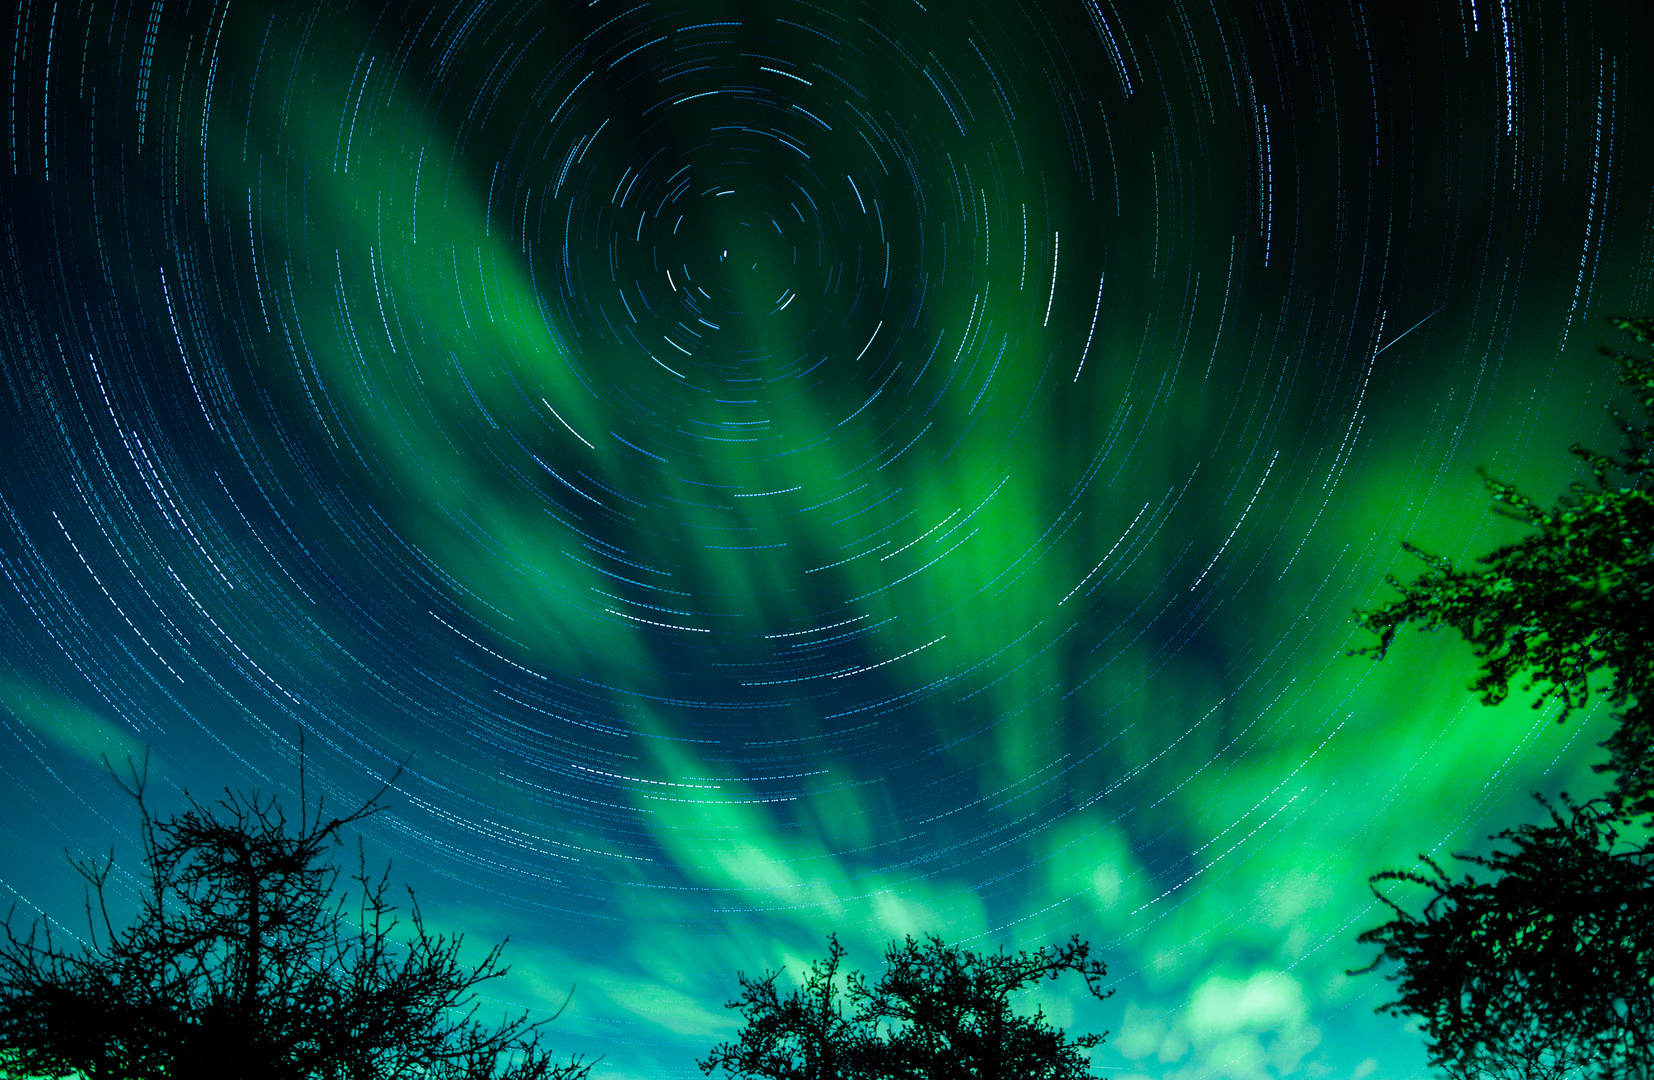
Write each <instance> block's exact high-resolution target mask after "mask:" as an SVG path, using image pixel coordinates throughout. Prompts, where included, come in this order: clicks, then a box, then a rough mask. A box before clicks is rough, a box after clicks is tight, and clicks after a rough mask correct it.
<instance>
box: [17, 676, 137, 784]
mask: <svg viewBox="0 0 1654 1080" xmlns="http://www.w3.org/2000/svg"><path fill="white" fill-rule="evenodd" d="M0 706H3V707H4V708H5V709H6V710H7V711H9V712H10V713H11V714H12V715H13V716H15V717H17V718H18V719H19V720H21V721H22V722H23V724H24V726H25V727H27V728H28V729H29V730H30V731H32V732H34V733H35V734H36V735H38V736H39V737H41V738H42V739H45V740H46V741H48V742H50V743H53V744H54V745H56V746H58V747H61V748H62V749H64V750H67V751H68V752H69V753H71V754H75V755H77V756H79V757H83V758H85V759H87V760H88V761H93V762H97V761H101V760H102V759H103V758H104V757H108V759H109V760H110V761H111V762H113V763H117V764H118V763H119V762H121V761H124V760H125V759H126V758H128V757H132V758H139V757H142V756H143V747H142V746H140V745H139V743H138V740H136V739H134V738H133V737H132V736H131V735H130V734H128V733H127V732H125V731H123V730H122V729H121V728H119V727H117V726H116V725H115V724H112V723H110V722H109V721H108V720H105V719H104V718H103V717H101V716H99V715H98V714H97V713H95V712H93V711H92V710H90V709H87V708H85V707H83V706H82V705H80V704H79V703H78V702H76V701H72V700H71V699H69V698H66V697H63V696H61V695H59V694H55V693H53V692H52V691H50V690H46V689H43V688H41V687H39V686H35V685H33V684H31V683H26V682H23V681H21V680H15V679H5V680H0Z"/></svg>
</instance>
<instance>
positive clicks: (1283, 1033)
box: [1114, 971, 1321, 1080]
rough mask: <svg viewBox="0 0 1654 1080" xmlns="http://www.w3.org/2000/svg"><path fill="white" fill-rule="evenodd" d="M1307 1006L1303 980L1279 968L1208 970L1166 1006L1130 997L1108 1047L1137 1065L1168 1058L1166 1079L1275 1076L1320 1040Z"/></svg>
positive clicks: (1290, 1070)
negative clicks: (1237, 974)
mask: <svg viewBox="0 0 1654 1080" xmlns="http://www.w3.org/2000/svg"><path fill="white" fill-rule="evenodd" d="M1309 1011H1310V1009H1309V1000H1308V998H1307V997H1306V995H1305V994H1304V990H1303V987H1302V986H1300V985H1299V983H1298V981H1297V980H1296V979H1294V978H1292V977H1291V976H1290V975H1287V974H1285V973H1284V972H1276V971H1258V972H1255V973H1253V974H1252V975H1250V976H1248V977H1246V978H1231V977H1229V976H1226V975H1211V976H1209V977H1207V978H1206V979H1205V980H1203V981H1202V982H1200V983H1199V984H1198V985H1196V986H1195V987H1194V988H1193V989H1192V990H1191V992H1190V994H1189V996H1188V999H1187V1000H1186V1002H1185V1003H1184V1005H1183V1007H1182V1008H1181V1009H1179V1010H1176V1011H1174V1012H1172V1013H1169V1014H1167V1013H1159V1014H1157V1013H1156V1012H1154V1011H1153V1010H1151V1009H1148V1008H1144V1007H1141V1006H1138V1005H1136V1004H1128V1005H1127V1006H1126V1015H1125V1019H1124V1021H1123V1022H1122V1024H1121V1029H1122V1034H1121V1035H1120V1036H1119V1037H1118V1038H1117V1039H1115V1040H1114V1049H1115V1051H1116V1052H1118V1053H1120V1054H1123V1055H1124V1056H1125V1057H1126V1058H1128V1059H1129V1060H1131V1061H1133V1062H1135V1063H1137V1067H1139V1068H1152V1067H1153V1065H1154V1063H1159V1064H1160V1065H1162V1066H1170V1067H1171V1068H1169V1069H1166V1070H1165V1071H1163V1072H1162V1073H1161V1075H1162V1076H1163V1078H1164V1080H1193V1078H1194V1077H1208V1078H1228V1080H1276V1078H1280V1077H1286V1076H1291V1075H1293V1074H1295V1073H1297V1072H1299V1071H1300V1069H1301V1068H1302V1066H1303V1063H1304V1058H1305V1056H1306V1055H1308V1054H1309V1053H1310V1052H1311V1051H1312V1050H1314V1049H1315V1048H1316V1047H1317V1046H1319V1045H1320V1043H1321V1031H1320V1029H1319V1028H1317V1027H1316V1026H1315V1025H1314V1024H1312V1023H1310V1020H1309Z"/></svg>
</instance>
